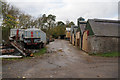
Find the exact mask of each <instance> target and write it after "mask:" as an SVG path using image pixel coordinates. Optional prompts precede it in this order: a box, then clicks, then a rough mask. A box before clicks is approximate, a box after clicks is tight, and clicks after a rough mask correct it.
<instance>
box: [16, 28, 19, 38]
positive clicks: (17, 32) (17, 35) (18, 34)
mask: <svg viewBox="0 0 120 80" xmlns="http://www.w3.org/2000/svg"><path fill="white" fill-rule="evenodd" d="M18 35H19V29H17V33H16V40H17V39H18Z"/></svg>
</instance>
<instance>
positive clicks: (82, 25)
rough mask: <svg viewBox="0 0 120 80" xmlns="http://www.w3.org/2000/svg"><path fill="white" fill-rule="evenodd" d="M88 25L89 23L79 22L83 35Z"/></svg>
mask: <svg viewBox="0 0 120 80" xmlns="http://www.w3.org/2000/svg"><path fill="white" fill-rule="evenodd" d="M86 23H87V22H86V21H80V22H79V27H80V31H81V34H83V32H84V31H85V27H86Z"/></svg>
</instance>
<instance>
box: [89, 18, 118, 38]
mask: <svg viewBox="0 0 120 80" xmlns="http://www.w3.org/2000/svg"><path fill="white" fill-rule="evenodd" d="M88 22H89V24H90V26H91V28H92V30H93V32H94V34H95V35H96V36H116V37H118V36H120V35H119V34H118V30H119V29H118V27H119V28H120V24H119V23H118V21H117V20H104V19H89V20H88Z"/></svg>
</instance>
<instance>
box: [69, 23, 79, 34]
mask: <svg viewBox="0 0 120 80" xmlns="http://www.w3.org/2000/svg"><path fill="white" fill-rule="evenodd" d="M77 29H78V26H74V25H72V26H71V31H70V32H71V35H72V33H73V32H74V31H77Z"/></svg>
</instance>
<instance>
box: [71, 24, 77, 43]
mask: <svg viewBox="0 0 120 80" xmlns="http://www.w3.org/2000/svg"><path fill="white" fill-rule="evenodd" d="M77 29H78V26H74V25H72V26H71V31H70V35H71V37H70V43H72V44H73V45H75V40H76V32H77Z"/></svg>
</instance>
